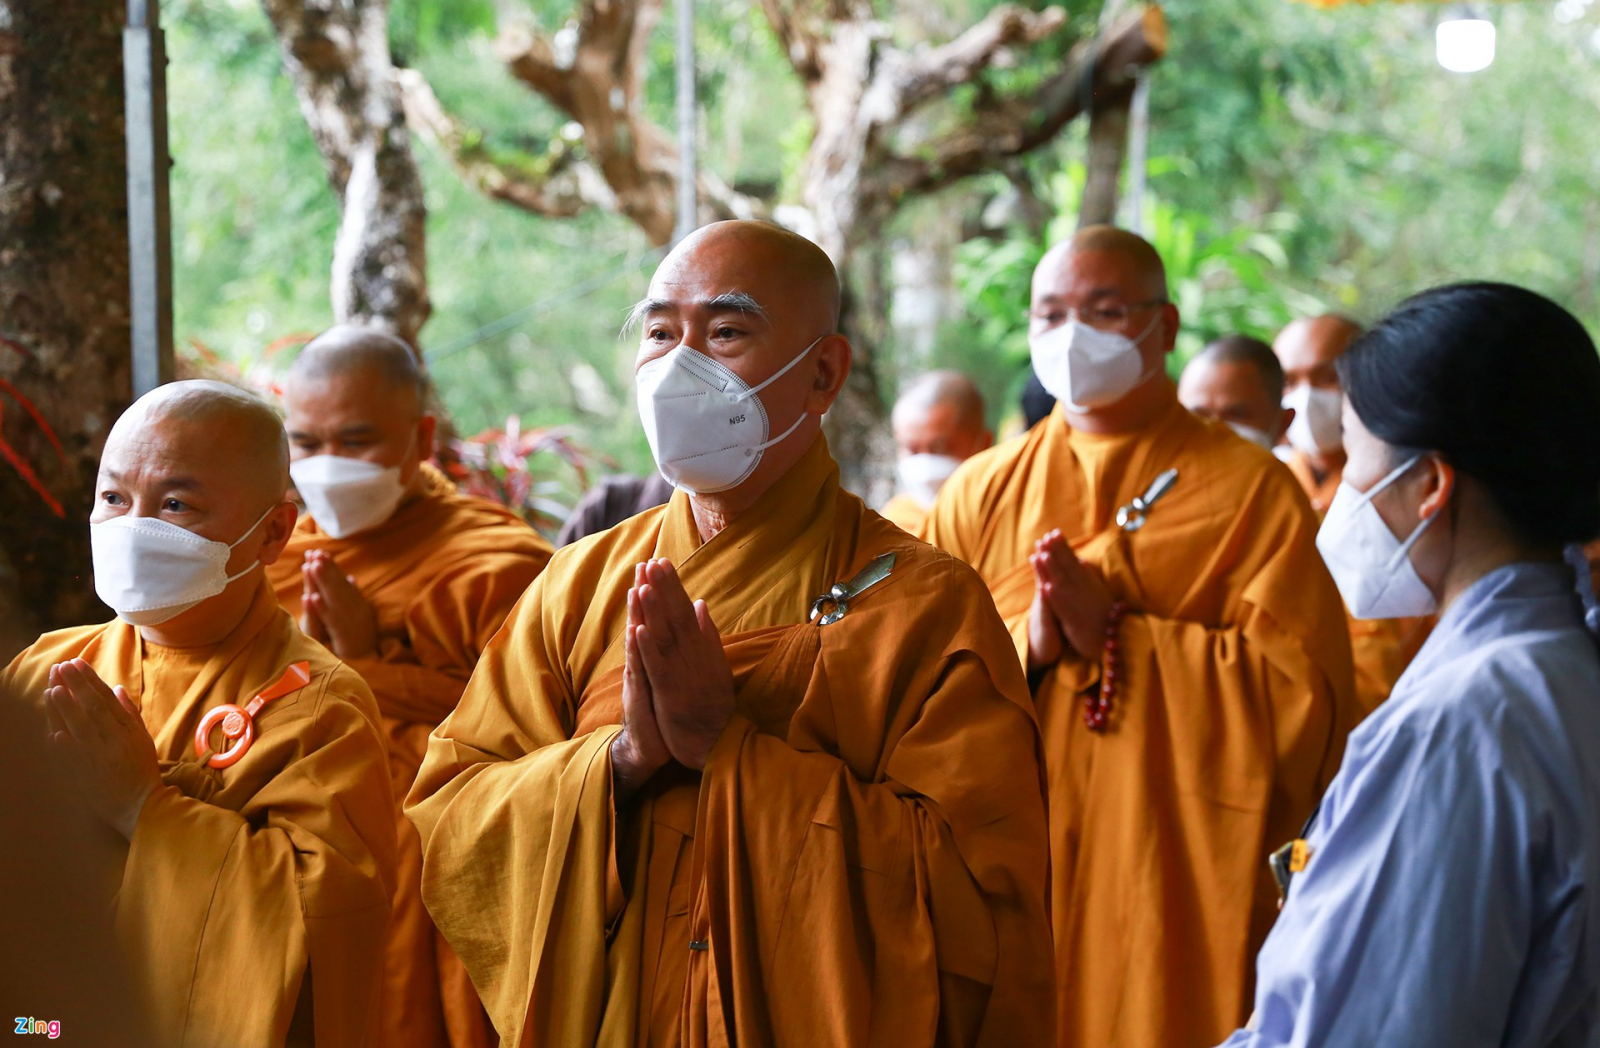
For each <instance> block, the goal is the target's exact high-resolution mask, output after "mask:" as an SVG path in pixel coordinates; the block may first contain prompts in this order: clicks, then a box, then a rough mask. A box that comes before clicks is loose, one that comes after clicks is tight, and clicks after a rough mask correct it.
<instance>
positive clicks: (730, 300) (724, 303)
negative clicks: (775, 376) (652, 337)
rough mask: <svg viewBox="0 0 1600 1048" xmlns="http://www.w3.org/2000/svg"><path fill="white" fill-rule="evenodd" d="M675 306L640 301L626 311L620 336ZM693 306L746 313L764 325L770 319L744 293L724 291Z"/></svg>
mask: <svg viewBox="0 0 1600 1048" xmlns="http://www.w3.org/2000/svg"><path fill="white" fill-rule="evenodd" d="M675 305H676V303H673V302H669V301H667V300H666V299H663V298H646V299H641V300H640V301H638V302H636V303H635V304H634V306H633V308H632V309H630V310H628V317H627V319H626V320H624V321H623V323H622V334H624V335H626V334H628V333H629V332H631V331H633V330H635V329H636V328H638V326H639V325H640V324H642V323H643V322H644V320H645V318H647V317H649V316H650V315H651V314H652V313H665V312H667V311H668V310H670V309H672V308H674V306H675ZM694 305H696V306H698V307H699V308H701V309H704V310H706V311H707V312H710V313H748V314H750V315H751V316H756V317H760V318H761V320H762V321H764V322H766V323H771V318H770V317H769V316H768V315H767V307H765V306H763V305H762V304H761V303H760V302H757V301H756V299H755V296H754V295H751V294H749V293H748V292H744V291H724V292H723V293H722V294H720V295H716V296H713V297H712V298H708V299H705V300H703V301H701V302H696V303H694Z"/></svg>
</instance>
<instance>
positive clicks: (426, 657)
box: [268, 465, 551, 1048]
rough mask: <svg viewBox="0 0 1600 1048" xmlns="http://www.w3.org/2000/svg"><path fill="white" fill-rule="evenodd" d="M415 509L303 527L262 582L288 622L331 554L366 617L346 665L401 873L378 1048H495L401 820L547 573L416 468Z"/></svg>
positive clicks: (483, 508)
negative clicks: (366, 705)
mask: <svg viewBox="0 0 1600 1048" xmlns="http://www.w3.org/2000/svg"><path fill="white" fill-rule="evenodd" d="M423 470H424V473H425V484H426V488H425V489H424V492H423V494H422V495H421V497H419V498H417V499H415V500H413V501H411V502H408V503H407V504H405V505H403V506H401V507H400V508H399V509H398V510H396V511H395V514H394V516H393V517H391V518H389V519H388V520H387V521H384V522H383V523H382V524H380V525H378V526H377V527H374V528H370V529H368V530H366V531H363V532H360V533H359V534H355V535H349V536H346V537H345V538H343V539H335V538H333V537H331V536H329V535H328V534H327V533H325V532H324V531H322V530H321V529H320V528H318V527H317V523H316V521H315V520H313V519H312V518H311V517H309V516H305V515H302V516H301V518H300V520H299V522H298V523H297V524H296V526H295V530H294V535H293V536H292V537H291V538H290V540H289V545H288V547H287V548H286V549H285V550H284V553H283V556H282V557H281V558H279V560H278V562H277V563H276V564H273V565H272V566H271V567H270V568H269V569H268V577H269V578H270V579H271V580H272V583H273V585H274V587H275V588H276V589H277V591H278V599H279V600H280V601H281V602H282V603H283V606H284V607H285V608H286V609H288V610H289V612H290V613H291V614H293V615H295V616H296V617H297V618H298V616H299V615H300V610H301V599H302V596H303V586H304V581H303V578H304V574H303V570H302V569H303V565H304V560H305V554H306V552H307V551H308V550H313V549H319V550H325V551H327V552H328V553H330V554H332V555H333V557H334V559H335V560H336V561H337V562H338V563H339V566H340V568H342V569H343V570H344V572H345V574H346V575H349V576H351V577H353V578H354V579H355V585H356V588H357V589H359V590H360V591H361V594H362V596H363V597H365V598H366V599H367V601H368V602H369V603H371V604H372V606H373V610H374V612H375V614H376V615H377V620H378V651H377V653H376V654H375V655H373V656H370V657H367V658H358V659H352V660H351V661H350V663H349V665H350V667H351V668H352V669H354V670H356V671H357V672H359V673H360V674H361V676H362V677H363V678H365V679H366V682H367V684H368V685H369V686H370V687H371V688H372V692H373V695H374V696H376V698H377V700H378V709H379V711H380V712H381V713H382V715H383V728H384V733H385V735H386V736H387V738H388V742H389V774H390V780H391V784H392V787H393V790H392V792H393V798H394V800H393V808H394V818H395V822H396V825H397V827H398V833H399V839H400V872H399V881H398V884H397V885H396V890H395V897H394V919H393V920H392V921H391V923H390V928H389V948H388V955H387V958H386V961H385V965H384V995H383V1044H384V1045H385V1048H403V1046H407V1045H415V1046H417V1048H435V1046H439V1045H450V1046H452V1048H486V1046H488V1045H492V1044H494V1043H495V1041H494V1037H493V1032H492V1030H491V1029H490V1027H489V1023H488V1018H487V1016H486V1015H485V1014H484V1010H483V1006H482V1004H481V1003H479V1000H478V995H477V992H476V991H475V990H474V989H473V987H472V983H471V981H470V980H469V979H468V977H467V973H466V971H465V970H464V969H463V968H462V967H461V963H460V961H459V960H458V959H457V958H456V957H455V954H454V952H453V951H451V950H450V948H449V946H448V945H447V944H446V943H445V942H444V939H443V938H442V937H441V936H440V935H439V933H438V930H437V929H436V928H435V927H434V925H433V921H432V920H431V919H430V918H429V916H428V912H427V910H426V909H425V908H424V907H423V905H422V845H421V842H420V841H418V839H417V834H416V830H414V829H413V828H412V826H411V823H410V822H408V821H407V820H406V818H405V816H404V815H403V814H402V813H401V806H402V804H403V802H404V801H405V796H406V793H407V791H409V790H410V789H411V784H412V782H413V781H415V779H416V777H417V769H418V768H419V767H421V766H422V755H423V751H424V750H425V749H426V748H427V744H428V733H429V732H431V731H432V730H433V729H434V728H436V727H438V725H439V722H440V721H442V720H444V719H445V717H446V716H448V715H449V713H450V711H451V710H453V709H455V705H456V702H457V701H458V700H460V698H461V692H462V690H463V689H464V688H465V687H466V686H467V678H468V677H470V676H471V675H472V668H473V666H475V665H476V664H477V661H478V656H479V654H480V653H481V652H482V651H483V649H484V647H485V646H486V645H487V644H488V643H489V638H490V637H493V636H494V634H495V632H496V631H497V630H499V628H500V626H501V624H502V623H503V622H504V621H505V618H506V616H507V615H508V614H510V612H511V609H512V607H513V606H514V605H515V604H516V602H517V598H519V597H521V596H522V593H523V591H524V590H526V589H527V588H528V586H530V585H531V584H532V583H533V580H534V579H535V578H536V577H537V576H538V574H539V572H540V571H541V570H543V568H544V566H545V564H546V562H548V561H549V559H550V553H551V548H550V544H549V543H547V542H546V541H545V540H544V539H542V538H540V537H539V534H538V532H536V531H534V530H533V529H532V528H531V527H529V526H528V525H527V524H526V523H525V522H524V521H523V520H522V518H521V517H518V516H517V515H516V514H515V513H513V512H512V511H510V510H508V509H506V508H504V507H502V506H498V505H495V504H494V503H492V502H488V501H486V500H484V499H480V498H474V497H472V496H469V495H462V494H460V493H458V492H457V491H456V488H455V485H454V484H452V483H451V482H450V480H449V479H448V478H447V477H445V476H444V474H442V473H440V472H439V471H438V470H436V469H434V468H433V467H432V466H430V465H424V466H423Z"/></svg>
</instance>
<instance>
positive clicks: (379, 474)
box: [289, 455, 406, 539]
mask: <svg viewBox="0 0 1600 1048" xmlns="http://www.w3.org/2000/svg"><path fill="white" fill-rule="evenodd" d="M289 477H290V479H292V480H293V481H294V489H295V491H296V492H298V493H299V495H300V498H301V499H302V500H303V501H304V502H305V504H306V512H307V513H309V514H310V515H311V519H312V520H314V521H316V522H317V527H319V528H321V529H322V530H323V531H325V532H326V533H328V534H329V535H331V536H333V537H334V538H336V539H342V538H344V537H345V536H347V535H354V534H356V533H357V532H361V531H366V530H367V529H368V528H375V527H377V526H378V525H379V524H382V523H383V522H384V521H386V520H388V519H389V518H390V517H392V516H394V511H395V509H396V508H397V507H399V505H400V500H401V499H402V498H403V497H405V493H406V489H405V485H404V484H402V483H400V467H399V466H388V467H384V466H380V465H378V464H377V463H376V462H368V461H367V460H366V459H357V458H346V457H345V456H343V455H312V456H311V457H310V458H303V459H298V460H296V461H294V462H291V463H289Z"/></svg>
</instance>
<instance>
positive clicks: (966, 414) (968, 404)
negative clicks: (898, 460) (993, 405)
mask: <svg viewBox="0 0 1600 1048" xmlns="http://www.w3.org/2000/svg"><path fill="white" fill-rule="evenodd" d="M890 424H891V426H892V427H893V429H894V442H895V446H896V447H897V448H898V449H899V451H900V453H901V454H902V455H922V454H930V455H948V456H950V457H952V458H958V459H965V458H969V457H971V456H972V455H976V454H977V453H978V452H980V451H982V450H984V449H985V448H987V447H988V446H989V445H990V444H992V443H993V442H994V435H993V434H992V433H990V432H989V430H988V428H987V427H986V426H985V425H984V417H983V394H982V393H980V392H978V387H977V386H976V385H975V384H974V383H973V381H972V380H971V379H970V378H968V377H967V376H965V375H963V374H962V373H961V372H959V371H930V372H928V373H927V374H925V375H919V376H917V377H916V378H914V379H912V380H911V381H910V382H908V383H907V384H906V388H905V392H903V393H901V394H900V399H899V400H896V401H895V404H894V412H893V413H892V414H891V415H890Z"/></svg>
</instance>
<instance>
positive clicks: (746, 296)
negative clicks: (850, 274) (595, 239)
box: [638, 221, 839, 331]
mask: <svg viewBox="0 0 1600 1048" xmlns="http://www.w3.org/2000/svg"><path fill="white" fill-rule="evenodd" d="M717 302H721V303H724V304H727V305H730V306H731V305H733V304H736V303H742V304H743V305H744V306H745V307H746V310H747V311H751V312H759V313H760V314H761V315H762V316H763V317H764V318H765V319H766V320H768V321H769V322H771V323H774V324H784V325H788V324H802V325H805V326H806V327H807V328H808V329H811V328H815V329H818V330H826V331H833V330H834V329H835V328H836V327H837V326H838V322H839V278H838V274H837V273H836V272H835V270H834V267H833V263H832V262H831V261H830V260H829V259H828V256H827V253H826V252H824V251H823V250H822V249H821V248H819V247H818V246H817V245H815V244H813V243H812V242H811V241H809V240H807V239H806V238H804V237H802V236H800V235H799V234H796V233H792V232H790V231H789V230H786V229H783V228H782V227H780V226H775V225H772V224H770V223H767V222H746V221H730V222H717V223H713V224H712V225H709V226H705V227H703V228H701V229H699V230H696V231H695V232H694V233H692V234H690V235H689V236H688V237H685V238H684V240H683V241H682V242H681V243H679V244H678V246H677V247H676V248H674V249H673V251H672V253H671V254H669V255H668V256H667V257H666V258H665V259H664V260H663V261H662V263H661V265H660V266H659V267H657V269H656V272H655V275H654V276H653V277H652V278H651V280H650V291H649V295H648V297H647V298H646V299H645V301H644V302H641V303H640V308H639V310H638V312H639V313H640V314H641V315H643V314H645V313H649V312H651V311H659V310H662V309H671V310H682V309H688V308H694V307H704V306H707V305H709V304H711V303H717Z"/></svg>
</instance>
